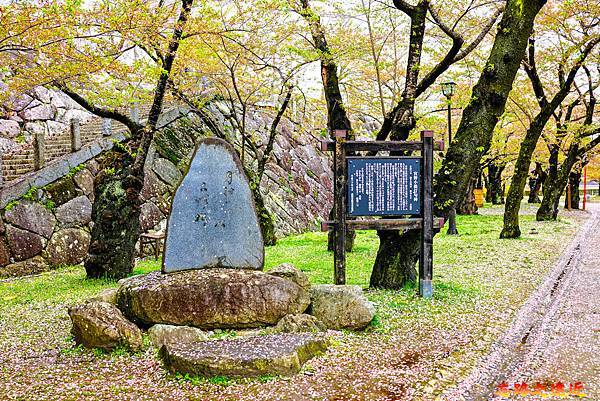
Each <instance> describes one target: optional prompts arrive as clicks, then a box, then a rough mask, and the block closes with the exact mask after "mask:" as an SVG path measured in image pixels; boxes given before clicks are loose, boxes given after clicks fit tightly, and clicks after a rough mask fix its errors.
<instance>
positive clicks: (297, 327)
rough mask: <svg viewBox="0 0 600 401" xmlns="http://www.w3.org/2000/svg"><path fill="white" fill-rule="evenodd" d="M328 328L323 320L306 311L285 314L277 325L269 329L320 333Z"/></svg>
mask: <svg viewBox="0 0 600 401" xmlns="http://www.w3.org/2000/svg"><path fill="white" fill-rule="evenodd" d="M326 330H327V326H325V324H324V323H323V322H321V321H320V320H319V319H317V318H316V317H314V316H311V315H307V314H305V313H301V314H298V315H287V316H284V317H283V319H281V320H280V321H279V322H278V323H277V325H276V326H275V327H271V328H269V329H268V331H269V332H270V333H318V332H322V331H326Z"/></svg>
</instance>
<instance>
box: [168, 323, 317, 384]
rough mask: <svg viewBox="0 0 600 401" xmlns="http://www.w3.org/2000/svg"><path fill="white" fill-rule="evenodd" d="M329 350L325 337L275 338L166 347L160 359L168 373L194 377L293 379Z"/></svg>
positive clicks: (280, 335) (276, 336) (311, 335)
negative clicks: (267, 376)
mask: <svg viewBox="0 0 600 401" xmlns="http://www.w3.org/2000/svg"><path fill="white" fill-rule="evenodd" d="M327 347H328V342H327V339H326V338H325V337H323V336H316V335H313V334H272V335H266V336H251V337H244V338H239V339H234V340H221V341H205V342H202V343H197V344H184V345H179V344H172V345H165V346H163V347H162V348H161V351H160V355H161V358H162V360H163V363H164V365H165V367H166V368H167V369H168V370H170V371H172V372H177V373H181V374H190V375H193V376H201V377H214V376H226V377H241V378H243V377H258V376H264V375H283V376H289V375H293V374H295V373H297V372H299V371H300V369H301V368H302V366H303V365H304V364H305V363H306V362H307V361H308V360H309V359H311V358H313V357H315V356H317V355H319V354H322V353H324V352H325V351H326V350H327Z"/></svg>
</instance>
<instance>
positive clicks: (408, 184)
mask: <svg viewBox="0 0 600 401" xmlns="http://www.w3.org/2000/svg"><path fill="white" fill-rule="evenodd" d="M347 160H348V214H349V215H350V216H399V215H419V214H421V159H420V158H398V157H380V158H360V157H356V158H348V159H347Z"/></svg>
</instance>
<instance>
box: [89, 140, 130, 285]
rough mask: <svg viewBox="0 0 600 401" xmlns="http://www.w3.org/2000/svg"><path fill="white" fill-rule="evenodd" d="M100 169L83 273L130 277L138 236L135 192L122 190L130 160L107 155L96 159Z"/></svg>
mask: <svg viewBox="0 0 600 401" xmlns="http://www.w3.org/2000/svg"><path fill="white" fill-rule="evenodd" d="M100 167H101V169H102V170H101V171H100V173H99V175H98V177H97V178H96V182H95V202H94V207H93V210H92V211H93V213H92V220H93V222H94V226H93V228H92V233H91V242H90V247H89V256H88V259H87V260H86V262H85V270H86V273H87V277H88V278H110V279H121V278H125V277H127V276H129V275H130V274H131V272H132V271H133V267H134V264H135V244H136V242H137V240H138V238H139V234H140V226H139V216H140V208H139V206H138V204H137V195H138V194H139V192H138V193H137V194H136V193H135V191H131V190H128V189H126V188H125V187H124V182H125V180H124V179H125V177H127V176H128V174H129V173H130V168H131V159H128V157H127V156H126V155H124V154H123V153H121V152H116V151H110V152H108V153H107V154H105V155H104V156H103V157H102V158H101V159H100ZM113 172H114V173H113Z"/></svg>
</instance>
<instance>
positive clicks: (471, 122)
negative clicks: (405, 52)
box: [371, 0, 545, 288]
mask: <svg viewBox="0 0 600 401" xmlns="http://www.w3.org/2000/svg"><path fill="white" fill-rule="evenodd" d="M506 3H507V4H506V8H505V11H504V14H503V16H502V20H501V21H500V24H499V27H498V33H497V34H496V38H495V40H494V45H493V48H492V50H491V52H490V56H489V59H488V62H487V64H486V67H485V69H484V71H483V73H482V74H481V77H480V78H479V82H478V83H477V85H475V87H474V88H473V94H472V96H471V101H470V102H469V104H468V106H467V107H466V108H465V110H464V112H463V117H462V120H461V123H460V126H459V128H458V131H457V133H456V136H455V139H454V141H453V142H452V144H451V145H450V147H449V149H448V152H447V154H446V157H445V159H444V161H443V165H442V169H441V170H440V173H439V174H438V176H437V180H436V184H435V188H434V192H435V201H434V202H435V213H436V215H437V216H442V217H444V218H447V217H448V213H449V211H450V210H451V208H452V205H453V204H454V202H455V200H459V199H461V198H462V196H464V194H465V191H466V188H467V185H468V183H469V180H470V177H471V176H472V175H473V173H474V172H475V171H476V169H477V168H478V167H479V164H480V161H481V157H482V156H483V155H484V154H485V153H486V152H487V151H488V149H489V147H490V143H491V140H492V135H493V131H494V127H495V126H496V124H497V122H498V119H499V118H500V116H501V115H502V114H503V113H504V109H505V106H506V100H507V98H508V93H509V92H510V90H511V89H512V84H513V81H514V79H515V76H516V74H517V71H518V69H519V65H520V63H521V60H522V58H523V55H524V54H525V50H526V48H527V40H528V38H529V36H530V35H531V31H532V28H533V21H534V19H535V16H536V15H537V14H538V12H539V10H540V9H541V7H542V6H543V5H544V4H545V0H507V2H506ZM419 4H420V3H419ZM416 8H418V6H417V7H416ZM423 18H425V15H423ZM411 20H412V21H413V22H412V26H411V38H412V37H413V35H414V36H416V35H418V33H419V32H418V31H417V30H416V29H415V26H418V24H416V23H415V17H414V16H413V18H411ZM417 22H418V21H417ZM412 43H413V42H412V40H411V45H410V46H409V47H410V49H411V50H418V53H419V57H420V49H421V48H420V47H413V46H412ZM417 66H418V65H417ZM412 70H413V69H412V68H409V69H408V71H407V74H408V73H409V72H412ZM415 70H416V71H415V72H418V68H416V69H415ZM407 80H408V78H407ZM398 116H400V117H402V118H400V121H409V120H413V121H414V116H413V118H412V119H407V118H406V115H403V114H400V113H399V114H398ZM411 129H412V128H411ZM378 139H381V138H378ZM384 139H385V138H384ZM378 235H379V238H380V249H379V251H378V253H377V259H376V262H375V265H374V266H373V273H372V275H371V286H372V287H383V288H401V287H403V286H404V284H405V283H407V282H412V281H414V278H415V277H416V270H415V264H416V262H417V259H418V257H417V256H415V255H418V252H419V244H420V237H419V232H418V231H415V230H412V231H408V232H407V233H405V234H402V233H385V232H379V233H378Z"/></svg>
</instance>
